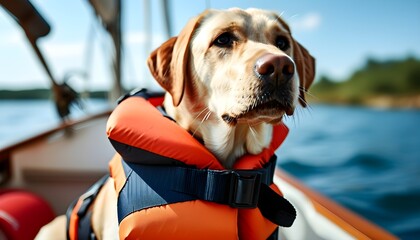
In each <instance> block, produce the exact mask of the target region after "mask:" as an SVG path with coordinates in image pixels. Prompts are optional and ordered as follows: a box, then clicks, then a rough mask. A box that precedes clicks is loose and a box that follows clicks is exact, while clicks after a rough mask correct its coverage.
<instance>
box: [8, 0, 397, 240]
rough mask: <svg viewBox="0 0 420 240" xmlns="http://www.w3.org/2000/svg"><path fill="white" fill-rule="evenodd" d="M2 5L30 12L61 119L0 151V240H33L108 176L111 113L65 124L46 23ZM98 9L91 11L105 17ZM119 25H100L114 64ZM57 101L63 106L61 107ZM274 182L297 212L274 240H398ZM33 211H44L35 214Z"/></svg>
mask: <svg viewBox="0 0 420 240" xmlns="http://www.w3.org/2000/svg"><path fill="white" fill-rule="evenodd" d="M90 2H91V3H92V6H94V7H95V9H101V6H100V5H98V4H100V1H93V0H91V1H90ZM110 2H114V4H116V5H112V6H114V7H115V6H119V4H121V2H122V1H121V0H119V1H110ZM163 3H166V1H163ZM0 5H3V7H6V8H7V7H9V11H11V12H12V13H13V12H15V13H16V12H17V13H16V14H15V15H14V16H15V17H16V19H17V21H20V20H19V11H18V10H22V9H25V11H29V12H30V13H31V16H32V20H31V23H30V24H31V25H30V26H28V25H26V23H25V22H19V23H20V25H21V26H22V28H23V29H24V31H25V32H26V33H27V36H28V39H29V41H30V43H31V45H32V46H33V48H34V50H35V52H36V53H37V55H38V57H39V59H40V61H41V63H42V64H43V66H44V69H45V70H46V72H47V73H48V75H49V77H50V80H51V82H52V86H53V87H52V88H53V91H54V93H55V94H56V95H55V100H56V102H57V109H58V111H59V112H60V111H61V112H60V116H61V117H62V118H63V121H62V123H61V124H59V125H57V126H53V127H51V129H49V130H47V131H44V132H42V133H39V134H37V135H35V136H31V137H29V138H27V139H25V140H22V141H20V142H17V143H14V144H12V145H10V146H7V147H5V148H2V149H0V187H1V189H0V239H10V240H15V239H20V240H21V239H33V238H34V237H35V235H36V233H37V231H38V230H39V229H40V228H41V227H42V226H43V225H45V224H47V223H48V222H49V221H51V220H52V219H53V218H54V217H55V216H57V215H61V214H64V213H65V212H66V210H67V207H68V206H69V205H70V204H71V202H73V201H74V200H75V199H76V198H77V197H78V196H80V195H81V194H82V193H84V192H85V191H86V190H87V189H88V188H89V187H90V186H91V185H92V184H93V183H94V182H96V181H97V180H98V179H100V178H101V177H102V176H104V175H106V174H108V161H109V160H110V159H111V158H112V156H113V155H114V154H115V150H114V149H113V147H112V146H111V144H110V143H109V141H108V139H107V136H106V133H105V129H106V122H107V119H108V116H109V114H110V111H109V110H107V111H104V112H101V113H98V114H94V115H91V116H86V117H84V118H82V119H77V120H72V119H69V118H68V112H69V105H70V104H71V103H72V102H74V101H76V99H75V94H70V97H68V95H67V98H65V97H64V98H63V96H62V95H60V94H62V93H63V92H64V93H65V92H67V93H68V92H70V93H73V92H72V90H71V88H70V87H69V86H63V85H60V84H59V83H57V81H56V80H55V78H54V76H53V75H52V74H51V71H50V70H49V67H48V65H47V63H46V62H45V60H44V58H43V55H42V52H41V51H40V49H39V48H38V47H37V45H36V40H37V39H38V38H39V37H42V36H45V35H46V34H48V32H49V25H48V23H46V21H45V20H44V19H43V18H42V16H41V15H40V14H39V12H37V11H36V9H35V8H34V7H33V5H32V4H30V2H29V1H28V0H14V1H7V0H0ZM163 5H164V6H167V5H166V4H163ZM10 9H12V10H10ZM117 9H120V7H117ZM99 11H101V10H98V12H96V13H97V14H98V15H99V16H101V15H103V13H99ZM166 11H167V9H166ZM117 13H118V11H117ZM166 15H167V14H166ZM104 18H105V19H106V17H104ZM120 21H121V20H120V17H114V18H113V20H109V22H107V21H104V23H105V25H106V26H107V28H108V29H109V30H110V33H111V35H112V36H113V40H114V43H115V46H116V48H115V49H116V54H115V58H116V59H119V58H121V56H120V54H121V53H119V51H120V49H121V48H120V45H121V39H120V36H119V34H121V30H120ZM28 27H31V31H29V30H28ZM30 34H32V35H30ZM115 63H116V64H115V65H114V66H115V71H114V72H115V76H116V77H115V85H114V86H119V87H113V89H114V90H115V89H116V90H117V91H116V92H115V93H114V94H113V96H114V98H115V96H116V95H117V94H121V91H122V88H121V87H120V86H121V85H120V80H119V77H118V76H120V74H121V73H120V71H121V67H120V65H119V64H120V62H119V61H116V62H115ZM69 89H70V90H69ZM60 102H65V104H64V105H60V104H61V103H60ZM60 108H61V109H60ZM274 182H275V183H276V184H277V185H278V186H279V187H280V189H281V190H282V192H283V193H284V195H285V197H286V198H287V199H288V200H289V201H291V202H292V204H293V205H294V206H295V208H296V209H297V219H296V221H295V223H294V225H293V226H292V227H290V228H281V229H280V231H279V232H280V237H279V239H291V240H294V239H296V240H300V239H311V240H312V239H383V240H386V239H390V240H391V239H398V238H397V237H396V236H394V235H392V234H391V233H389V232H388V231H386V230H384V229H382V228H381V227H379V226H377V225H376V224H374V223H372V222H370V221H368V220H367V219H365V218H363V217H361V216H359V215H357V214H356V213H354V212H352V211H350V210H348V209H346V208H345V207H343V206H341V205H339V204H338V203H336V202H334V201H333V200H331V199H329V198H328V197H326V196H324V195H322V194H320V193H319V192H317V191H315V190H313V189H310V188H308V187H307V186H305V185H304V184H303V183H301V182H300V181H299V180H297V179H296V178H294V177H293V176H291V175H289V174H288V173H286V172H285V171H283V170H281V169H276V172H275V177H274ZM19 194H20V195H19ZM22 194H23V195H24V196H26V197H27V198H23V199H26V200H25V201H23V203H22V202H21V203H22V204H17V202H18V201H16V200H15V199H19V197H20V198H22V196H23V195H22ZM25 194H26V195H25ZM28 199H29V200H28ZM30 199H32V200H34V201H30ZM10 203H16V204H12V205H11V204H10ZM36 209H38V210H39V209H42V210H44V211H43V212H41V213H39V212H34V211H35V210H36ZM35 214H38V215H35ZM40 215H45V217H44V218H42V217H40ZM33 216H37V217H36V218H35V217H33Z"/></svg>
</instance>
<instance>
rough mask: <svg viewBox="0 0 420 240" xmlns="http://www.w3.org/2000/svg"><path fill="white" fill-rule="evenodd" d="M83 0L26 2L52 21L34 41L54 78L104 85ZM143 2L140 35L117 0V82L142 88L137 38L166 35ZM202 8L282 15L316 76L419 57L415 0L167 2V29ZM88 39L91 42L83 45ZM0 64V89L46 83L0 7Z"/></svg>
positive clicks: (103, 48)
mask: <svg viewBox="0 0 420 240" xmlns="http://www.w3.org/2000/svg"><path fill="white" fill-rule="evenodd" d="M87 2H88V1H86V0H72V1H56V0H35V1H33V3H34V5H36V6H37V7H38V8H39V9H40V12H41V13H42V14H43V15H44V16H45V18H46V19H47V20H48V21H49V22H50V23H51V25H52V27H53V30H52V32H51V34H50V35H49V36H47V37H45V38H43V39H41V40H40V45H41V49H42V50H43V51H44V52H45V55H46V57H47V60H48V62H50V64H51V66H52V70H53V73H54V75H55V76H57V78H59V79H61V78H62V77H63V76H64V75H65V74H66V73H68V72H85V73H87V74H88V75H89V80H88V81H84V80H83V78H81V77H77V76H76V77H74V78H73V79H72V80H71V81H72V82H70V83H71V84H73V85H75V87H76V88H83V86H87V87H89V88H107V87H109V86H110V85H111V80H110V79H111V77H110V76H111V73H110V72H109V70H108V68H109V65H110V63H109V61H108V55H109V53H110V51H111V50H110V44H109V41H108V39H107V37H106V35H105V34H103V30H101V28H100V27H99V24H98V23H96V22H95V21H94V20H93V17H92V10H91V9H90V7H89V6H88V5H87ZM150 2H151V3H150V9H149V10H148V11H147V12H148V13H149V14H150V15H151V18H152V21H151V23H152V27H151V29H152V33H151V34H149V35H148V37H146V35H145V33H144V29H145V27H144V26H145V23H144V19H143V17H142V16H144V9H145V8H144V6H143V1H139V0H123V3H124V4H125V5H124V7H125V9H124V11H125V13H126V15H125V17H124V42H125V43H126V51H125V57H124V66H125V68H124V75H123V81H124V84H125V85H126V86H128V87H137V86H141V87H144V86H145V87H149V86H150V84H151V83H150V82H151V80H150V76H149V75H148V72H147V68H146V64H145V59H146V57H147V53H148V52H149V51H150V50H151V49H149V50H147V49H145V47H144V43H145V42H147V41H148V42H149V43H150V44H151V45H152V48H154V47H156V46H158V45H159V44H160V43H161V42H163V41H164V40H165V39H166V36H165V35H164V34H163V33H162V21H161V12H160V8H159V1H150ZM208 6H210V7H211V8H230V7H241V8H248V7H257V8H264V9H270V10H273V11H276V12H278V13H282V16H283V18H284V19H285V20H286V21H287V22H288V23H289V24H290V25H291V27H292V32H293V35H294V37H295V38H296V39H297V40H298V41H299V42H300V43H302V44H303V45H304V46H305V47H306V48H307V49H308V50H309V51H310V52H311V53H312V55H313V56H314V57H315V58H316V59H317V72H318V76H319V75H322V74H325V75H328V76H330V77H332V78H334V79H337V80H340V79H345V78H346V77H348V76H349V75H350V74H351V73H352V72H353V71H354V70H356V69H357V68H359V67H361V66H363V64H364V63H365V61H366V59H367V57H373V58H376V59H389V58H404V57H406V56H408V55H411V56H415V57H417V58H419V57H420V1H417V0H405V1H399V0H369V1H366V0H353V1H332V0H317V1H314V0H312V1H310V0H283V1H280V0H276V1H274V0H272V1H269V0H253V1H251V0H213V1H210V0H207V1H204V0H203V1H188V0H178V1H174V0H172V1H171V9H172V22H171V23H172V27H173V29H174V34H176V33H177V32H179V31H180V30H181V28H182V27H183V25H184V24H185V23H186V22H187V21H188V19H189V18H191V17H192V16H194V15H196V14H198V13H200V12H201V11H203V10H204V9H205V8H206V7H208ZM92 29H93V30H92ZM90 33H91V34H90ZM91 36H93V37H91ZM88 39H91V40H92V41H90V43H89V41H88ZM89 56H90V57H89ZM0 66H1V68H0V69H1V70H0V88H8V89H16V88H30V87H48V86H49V83H48V79H47V77H46V74H45V73H44V71H43V69H42V68H41V65H40V64H39V63H38V61H37V60H36V58H35V55H34V53H33V51H32V49H31V48H30V47H29V45H28V44H27V42H26V40H25V38H24V35H23V33H22V31H21V30H20V29H19V28H18V27H17V26H16V23H15V22H14V21H13V20H12V19H11V18H10V17H9V16H8V15H7V14H6V13H5V11H4V10H3V9H0Z"/></svg>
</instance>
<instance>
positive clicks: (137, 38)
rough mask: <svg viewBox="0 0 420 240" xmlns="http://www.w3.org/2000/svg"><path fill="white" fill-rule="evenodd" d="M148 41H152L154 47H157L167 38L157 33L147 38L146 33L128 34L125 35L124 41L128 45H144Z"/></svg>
mask: <svg viewBox="0 0 420 240" xmlns="http://www.w3.org/2000/svg"><path fill="white" fill-rule="evenodd" d="M148 40H149V41H150V40H151V41H152V42H151V45H152V46H157V45H159V44H161V43H162V42H163V41H164V40H165V37H164V36H163V35H162V34H156V33H152V34H151V35H150V36H147V35H146V34H145V33H144V32H128V33H126V34H125V35H124V41H125V42H126V44H128V45H143V44H145V43H146V41H148Z"/></svg>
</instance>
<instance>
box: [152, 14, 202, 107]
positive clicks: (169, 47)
mask: <svg viewBox="0 0 420 240" xmlns="http://www.w3.org/2000/svg"><path fill="white" fill-rule="evenodd" d="M199 19H200V18H199V17H196V18H193V19H191V20H190V21H189V22H188V24H187V25H186V26H185V27H184V29H183V30H182V31H181V33H180V34H179V35H178V37H173V38H171V39H169V40H168V41H166V42H165V43H163V44H162V45H161V46H160V47H159V48H157V49H156V50H155V51H153V52H152V53H151V54H150V56H149V58H148V59H147V65H148V66H149V69H150V71H151V73H152V75H153V77H154V78H155V79H156V80H157V81H158V83H159V84H160V85H161V86H162V87H163V88H164V89H165V90H166V91H167V92H169V93H170V94H171V96H172V100H173V104H174V106H178V105H179V103H180V102H181V100H182V97H183V95H184V89H185V86H184V85H185V81H187V78H189V74H190V73H189V72H188V66H189V63H188V61H189V55H190V51H189V42H190V40H191V38H192V35H193V32H194V30H195V29H196V28H197V26H198V21H199Z"/></svg>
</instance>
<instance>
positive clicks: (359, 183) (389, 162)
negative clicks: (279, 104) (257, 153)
mask: <svg viewBox="0 0 420 240" xmlns="http://www.w3.org/2000/svg"><path fill="white" fill-rule="evenodd" d="M286 123H287V125H288V126H289V128H290V133H289V136H288V138H287V139H286V141H285V142H284V144H283V145H282V146H281V147H280V148H279V150H278V151H277V155H278V157H279V166H280V167H281V168H283V169H284V170H286V171H288V172H289V173H291V174H292V175H294V176H296V177H297V178H298V179H300V180H301V181H302V182H304V183H305V184H306V185H308V186H310V187H311V188H313V189H316V190H317V191H319V192H321V193H323V194H325V195H327V196H329V197H330V198H332V199H334V200H335V201H337V202H339V203H341V204H342V205H344V206H346V207H348V208H350V209H352V210H353V211H355V212H357V213H359V214H360V215H362V216H364V217H366V218H367V219H369V220H371V221H373V222H375V223H376V224H378V225H380V226H382V227H383V228H385V229H387V230H388V231H390V232H392V233H394V234H396V235H397V236H399V237H401V238H402V239H420V126H419V123H420V111H418V110H408V109H399V110H395V109H394V110H385V109H372V108H362V107H343V106H326V105H316V106H313V107H312V108H311V109H309V110H305V109H301V111H299V112H298V114H297V116H296V117H293V118H289V119H287V120H286Z"/></svg>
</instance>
